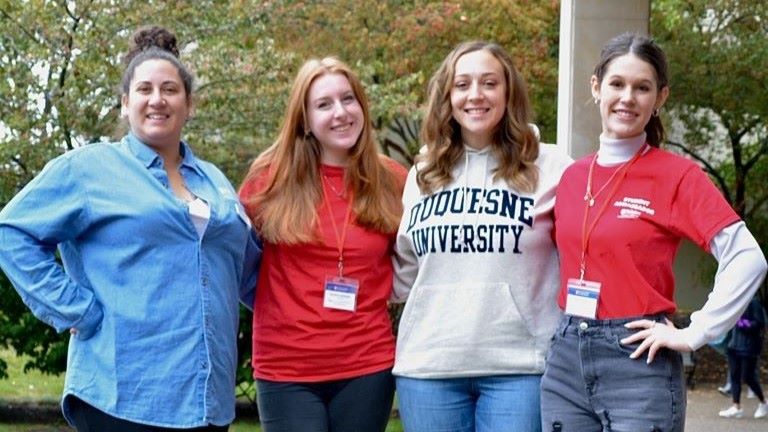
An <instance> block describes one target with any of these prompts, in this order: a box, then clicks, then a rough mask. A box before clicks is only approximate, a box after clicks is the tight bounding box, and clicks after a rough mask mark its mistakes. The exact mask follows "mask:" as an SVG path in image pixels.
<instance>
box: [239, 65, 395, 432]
mask: <svg viewBox="0 0 768 432" xmlns="http://www.w3.org/2000/svg"><path fill="white" fill-rule="evenodd" d="M405 175H406V172H405V169H404V168H403V167H401V166H400V165H398V164H397V163H395V162H394V161H392V160H390V159H388V158H386V157H384V156H382V155H380V154H379V152H378V150H377V147H376V143H375V140H374V136H373V127H372V125H371V120H370V114H369V108H368V101H367V98H366V96H365V92H364V89H363V85H362V83H361V82H360V79H359V78H358V77H357V76H356V75H355V74H354V73H353V72H352V71H351V70H350V69H349V67H348V66H347V65H346V64H344V63H343V62H341V61H339V60H338V59H336V58H333V57H328V58H324V59H322V60H316V59H312V60H309V61H307V62H306V63H305V64H304V65H303V66H302V67H301V69H300V70H299V72H298V74H297V76H296V79H295V81H294V83H293V87H292V90H291V95H290V99H289V102H288V106H287V109H286V113H285V118H284V121H283V125H282V127H281V129H280V133H279V135H278V137H277V140H276V141H275V142H274V144H273V145H272V146H271V147H269V148H268V149H267V150H266V151H264V152H263V153H262V154H261V155H260V156H259V157H258V158H257V159H256V161H255V162H254V163H253V165H252V166H251V168H250V170H249V172H248V175H247V177H246V179H245V182H244V183H243V185H242V187H241V190H240V197H241V200H242V201H243V203H244V204H245V207H246V211H247V213H248V215H249V217H250V218H251V220H252V221H253V224H254V226H255V228H256V230H257V231H258V232H259V234H260V235H261V237H262V239H263V241H264V255H263V263H262V267H261V272H260V275H259V281H258V287H259V288H258V290H257V292H256V301H255V304H254V315H253V357H252V362H253V370H254V377H255V378H256V384H257V389H258V405H259V413H260V416H261V422H262V427H263V428H264V430H265V431H266V432H274V431H307V430H312V431H330V430H332V431H334V432H337V431H363V430H364V431H383V430H384V429H385V427H386V424H387V420H388V418H389V413H390V410H391V406H392V397H393V393H394V380H393V378H392V374H391V368H392V365H393V361H394V349H395V346H394V337H393V335H392V330H391V325H390V321H389V315H388V313H387V299H388V297H389V295H390V293H391V288H392V262H391V252H392V247H393V243H394V235H395V232H396V230H397V226H398V223H399V221H400V217H401V214H402V206H401V204H400V196H401V193H402V187H403V182H404V178H405Z"/></svg>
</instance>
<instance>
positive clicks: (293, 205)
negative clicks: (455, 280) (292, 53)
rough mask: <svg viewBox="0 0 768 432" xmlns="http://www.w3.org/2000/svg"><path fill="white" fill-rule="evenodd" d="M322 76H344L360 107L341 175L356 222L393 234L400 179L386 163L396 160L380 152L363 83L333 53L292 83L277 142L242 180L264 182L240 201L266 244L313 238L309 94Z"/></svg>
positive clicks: (314, 150)
mask: <svg viewBox="0 0 768 432" xmlns="http://www.w3.org/2000/svg"><path fill="white" fill-rule="evenodd" d="M325 74H341V75H344V76H345V77H346V78H347V80H349V84H350V86H351V87H352V91H353V92H354V94H355V97H356V98H357V100H358V101H359V102H360V106H361V107H362V110H363V120H364V121H363V123H364V124H363V130H362V132H361V133H360V137H359V138H358V140H357V143H356V144H355V146H354V147H352V149H351V150H350V154H349V160H348V163H347V167H346V171H345V179H344V181H345V184H346V188H347V190H349V191H352V194H353V195H352V196H353V197H354V203H353V207H352V208H353V211H354V214H355V223H356V224H357V225H358V226H361V227H364V228H367V229H370V230H373V231H379V232H385V233H391V232H395V231H396V230H397V227H398V225H399V223H400V217H401V216H402V212H403V209H402V203H401V201H400V195H401V193H402V184H401V183H402V182H401V181H399V179H398V177H397V176H395V175H394V174H393V172H392V171H391V170H390V168H388V167H387V164H388V163H394V162H393V161H391V160H388V159H387V158H385V157H384V156H382V155H380V154H379V151H378V148H377V145H376V142H375V140H374V136H373V126H372V125H371V118H370V111H369V108H368V99H367V97H366V96H365V91H364V89H363V84H362V82H361V81H360V79H359V78H358V77H357V75H355V74H354V73H353V72H352V70H351V69H350V68H349V67H348V66H347V65H346V64H345V63H343V62H342V61H340V60H338V59H337V58H335V57H326V58H323V59H322V60H317V59H311V60H308V61H307V62H306V63H304V65H303V66H302V67H301V69H299V72H298V74H297V75H296V79H295V80H294V82H293V86H292V88H291V95H290V99H289V101H288V106H287V108H286V111H285V117H284V119H283V124H282V126H281V128H280V133H279V135H278V137H277V140H276V141H275V142H274V143H273V144H272V145H271V146H270V147H269V148H267V149H266V150H265V151H264V152H263V153H262V154H261V155H259V157H258V158H256V160H255V161H254V162H253V164H251V167H250V169H249V170H248V174H247V175H246V178H245V180H244V184H245V183H248V182H252V181H258V182H263V183H262V184H261V185H260V187H258V190H259V192H257V193H255V194H253V195H251V196H247V197H244V200H243V201H244V204H245V205H246V206H247V207H248V208H249V210H250V215H251V218H252V220H253V223H254V225H255V226H256V227H257V230H258V231H259V233H260V234H261V236H262V238H263V239H264V240H266V241H268V242H272V243H288V244H296V243H304V242H309V241H312V240H315V239H316V238H317V219H318V218H317V207H318V203H319V202H320V201H321V200H322V197H323V195H322V194H323V191H322V184H321V183H320V181H321V177H320V154H321V147H320V143H319V142H318V141H317V140H316V139H315V137H314V136H312V134H311V133H310V130H309V121H308V118H307V94H308V93H309V89H310V87H311V86H312V83H313V82H314V81H315V80H316V79H317V78H318V77H320V76H322V75H325Z"/></svg>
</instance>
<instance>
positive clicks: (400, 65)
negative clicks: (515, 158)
mask: <svg viewBox="0 0 768 432" xmlns="http://www.w3.org/2000/svg"><path fill="white" fill-rule="evenodd" d="M265 9H266V10H265V12H266V14H267V17H268V18H267V19H268V24H267V26H268V28H269V34H270V37H271V38H272V39H274V40H275V43H276V44H277V45H278V47H280V48H281V49H283V50H285V51H290V52H293V53H295V54H296V55H297V57H299V58H301V59H305V58H308V57H321V56H325V55H336V56H339V57H340V58H341V59H342V60H344V61H346V62H347V63H349V64H350V65H351V66H352V67H353V68H355V70H356V71H357V72H358V73H359V74H360V75H361V77H362V79H363V81H364V82H365V83H366V85H367V91H368V94H369V97H370V100H371V103H372V111H373V116H374V125H375V127H376V129H378V130H379V131H380V132H381V134H380V135H381V141H382V145H383V146H384V148H385V150H388V151H390V152H393V153H399V155H400V156H401V157H402V158H403V159H406V160H408V161H410V160H411V156H412V155H413V154H415V152H416V151H417V149H418V147H419V143H418V129H419V128H418V122H419V120H420V116H421V113H420V111H419V108H420V107H421V106H422V104H423V102H424V97H425V91H426V85H427V81H428V80H429V77H430V76H431V75H432V73H433V72H434V71H435V70H436V69H437V67H438V66H439V64H440V62H441V61H442V59H443V58H444V57H445V55H446V54H448V52H449V51H450V50H451V49H452V48H453V47H454V46H455V45H456V44H457V43H459V42H461V41H465V40H472V39H483V40H489V41H495V42H498V43H499V44H501V45H502V46H504V47H505V48H507V49H508V50H509V51H510V53H511V54H512V56H513V58H514V59H515V61H516V63H517V66H518V68H519V69H520V72H521V74H522V75H523V76H524V77H525V79H526V81H527V82H528V86H529V89H530V93H531V100H532V103H533V106H534V111H535V113H536V122H537V123H538V124H539V126H540V127H541V129H542V131H543V136H544V139H545V140H548V141H549V142H554V138H555V133H556V127H555V123H556V106H557V100H556V92H557V44H558V17H559V2H557V1H521V0H518V1H507V0H489V1H485V2H477V1H469V0H464V1H424V0H415V1H404V0H387V1H363V2H361V1H359V0H337V1H334V2H304V1H293V0H283V1H274V2H270V6H269V7H267V8H265ZM393 133H394V134H395V135H399V137H398V139H396V140H395V139H392V138H390V136H391V135H392V134H393Z"/></svg>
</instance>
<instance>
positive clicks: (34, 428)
mask: <svg viewBox="0 0 768 432" xmlns="http://www.w3.org/2000/svg"><path fill="white" fill-rule="evenodd" d="M73 430H74V429H70V428H69V427H67V426H66V425H65V424H64V423H61V424H58V425H40V424H12V425H4V424H0V432H72V431H73ZM229 431H230V432H246V431H247V432H261V427H259V423H258V422H254V421H237V422H235V423H234V424H233V425H232V426H231V427H230V428H229ZM402 431H403V426H402V425H401V424H400V421H399V420H396V419H393V420H390V422H389V424H388V425H387V432H402Z"/></svg>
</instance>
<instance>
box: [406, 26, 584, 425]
mask: <svg viewBox="0 0 768 432" xmlns="http://www.w3.org/2000/svg"><path fill="white" fill-rule="evenodd" d="M530 112H531V108H530V104H529V102H528V96H527V94H526V88H525V82H524V80H523V78H522V77H521V75H520V74H519V72H518V71H517V70H516V69H515V66H514V63H513V61H512V59H511V57H510V56H509V54H508V53H507V52H506V51H505V50H504V49H503V48H502V47H501V46H499V45H497V44H495V43H489V42H482V41H475V42H465V43H462V44H460V45H458V46H457V47H456V48H455V49H454V50H453V51H452V52H451V53H450V54H449V55H448V56H447V57H446V58H445V60H444V61H443V63H442V64H441V66H440V67H439V69H438V70H437V72H435V74H434V76H433V77H432V79H431V80H430V83H429V89H428V106H427V111H426V117H425V120H424V124H423V128H422V139H423V141H424V144H425V148H424V150H423V151H422V154H421V155H420V156H419V158H418V160H417V164H416V165H415V166H414V167H413V168H412V169H411V172H410V173H409V175H408V179H407V181H406V186H405V191H404V193H403V206H404V214H403V219H402V222H401V224H400V228H399V231H398V234H397V243H396V258H395V260H394V262H395V285H394V288H395V292H394V297H395V299H396V300H400V301H405V300H406V299H408V302H407V303H406V305H405V309H404V311H403V315H402V319H401V321H400V330H399V332H398V341H397V355H396V359H395V367H394V370H393V373H394V374H395V376H396V380H397V392H398V400H399V408H400V415H401V418H402V419H403V424H404V427H405V430H407V431H409V432H421V431H444V430H451V431H456V432H464V431H466V432H474V431H476V430H477V431H510V430H520V431H523V430H524V431H538V430H540V420H539V412H540V411H539V381H540V378H541V374H542V372H543V371H544V354H545V352H546V350H547V345H548V341H549V338H550V336H551V335H552V332H553V331H554V328H555V325H556V324H557V320H558V317H559V312H558V310H557V307H556V306H555V297H556V293H557V288H558V261H557V252H556V250H555V246H554V243H553V241H552V237H551V231H552V209H553V206H554V189H555V185H556V184H557V182H558V180H559V179H560V175H561V174H562V172H563V170H564V169H565V167H566V166H567V165H568V164H569V163H570V162H571V161H570V158H568V157H567V156H566V155H564V154H562V153H559V152H558V151H557V150H556V149H555V147H554V146H547V145H541V144H540V143H539V139H538V134H537V131H536V128H535V126H532V125H530V124H529V122H530V120H531V113H530Z"/></svg>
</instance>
